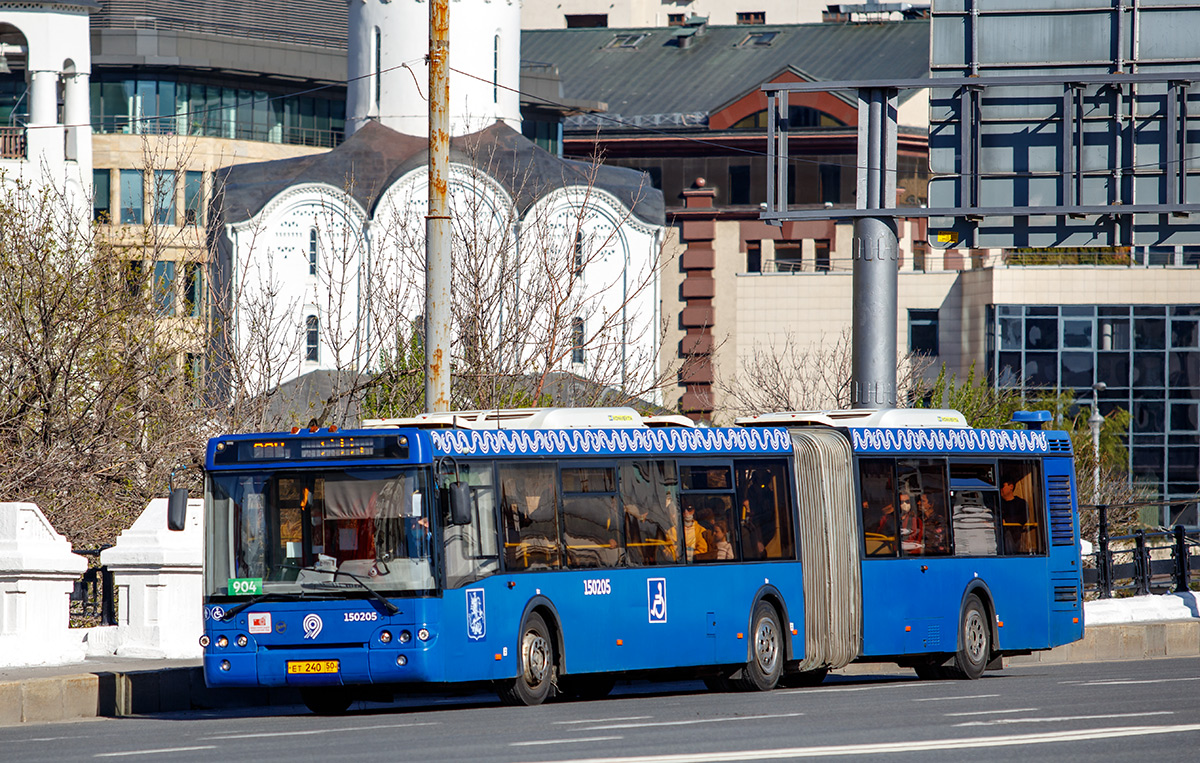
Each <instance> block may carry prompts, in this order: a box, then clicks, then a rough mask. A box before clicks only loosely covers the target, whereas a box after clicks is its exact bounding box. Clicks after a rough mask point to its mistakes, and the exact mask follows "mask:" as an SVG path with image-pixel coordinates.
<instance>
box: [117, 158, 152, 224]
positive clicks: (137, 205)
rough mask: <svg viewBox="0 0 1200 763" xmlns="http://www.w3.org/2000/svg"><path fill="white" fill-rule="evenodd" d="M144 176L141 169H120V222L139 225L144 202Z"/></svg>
mask: <svg viewBox="0 0 1200 763" xmlns="http://www.w3.org/2000/svg"><path fill="white" fill-rule="evenodd" d="M144 182H145V181H144V178H143V176H142V171H141V170H121V224H122V225H141V224H142V220H143V219H144V218H143V217H142V206H143V205H144V203H145V192H146V189H145V187H144Z"/></svg>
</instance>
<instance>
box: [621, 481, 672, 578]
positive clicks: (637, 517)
mask: <svg viewBox="0 0 1200 763" xmlns="http://www.w3.org/2000/svg"><path fill="white" fill-rule="evenodd" d="M620 476H621V499H620V500H621V506H622V507H623V509H624V514H625V561H626V564H629V565H631V566H634V567H655V566H658V565H663V564H674V563H675V562H677V561H678V560H679V480H678V479H677V478H676V476H675V462H674V461H625V462H622V464H621V468H620Z"/></svg>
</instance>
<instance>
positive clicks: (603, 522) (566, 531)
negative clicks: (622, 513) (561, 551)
mask: <svg viewBox="0 0 1200 763" xmlns="http://www.w3.org/2000/svg"><path fill="white" fill-rule="evenodd" d="M616 483H617V477H616V469H614V468H613V467H611V466H582V467H563V470H562V485H563V528H562V530H563V545H564V546H565V547H566V551H567V566H569V567H572V568H576V569H579V568H588V567H615V566H617V561H618V558H619V557H620V542H621V523H620V521H618V516H617V496H616V495H615V494H616V490H617V484H616Z"/></svg>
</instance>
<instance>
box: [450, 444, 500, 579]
mask: <svg viewBox="0 0 1200 763" xmlns="http://www.w3.org/2000/svg"><path fill="white" fill-rule="evenodd" d="M458 476H459V478H460V479H462V480H463V481H464V482H466V483H467V484H468V485H469V486H470V496H471V523H470V524H468V525H446V530H445V537H446V541H445V543H446V553H445V559H446V586H447V587H448V588H457V587H459V586H463V585H467V584H468V583H472V582H474V581H476V580H479V579H480V578H484V577H487V576H488V575H491V574H492V573H494V572H496V570H497V569H499V567H500V561H499V558H498V556H497V552H496V489H495V485H494V483H493V479H492V476H493V475H492V465H491V464H490V463H482V464H479V463H463V464H461V465H460V467H459V472H458Z"/></svg>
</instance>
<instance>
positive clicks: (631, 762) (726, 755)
mask: <svg viewBox="0 0 1200 763" xmlns="http://www.w3.org/2000/svg"><path fill="white" fill-rule="evenodd" d="M1191 732H1200V723H1191V724H1187V725H1180V726H1126V727H1117V728H1110V729H1085V730H1080V731H1053V732H1047V733H1042V734H1013V735H1010V736H990V737H974V738H968V739H930V740H924V741H917V742H900V743H896V742H881V743H875V744H843V745H830V746H827V747H780V748H775V749H770V750H736V751H733V752H713V751H711V750H706V751H704V752H696V753H676V754H672V755H639V756H636V757H627V758H572V759H569V760H563V761H555V762H554V763H731V762H735V761H744V760H783V759H787V758H822V757H835V756H846V755H892V754H894V753H897V752H927V751H934V750H961V749H968V748H987V747H1015V746H1020V745H1031V744H1058V743H1063V742H1066V743H1072V742H1086V741H1092V740H1097V739H1119V738H1122V737H1135V736H1150V735H1154V734H1186V733H1191Z"/></svg>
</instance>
